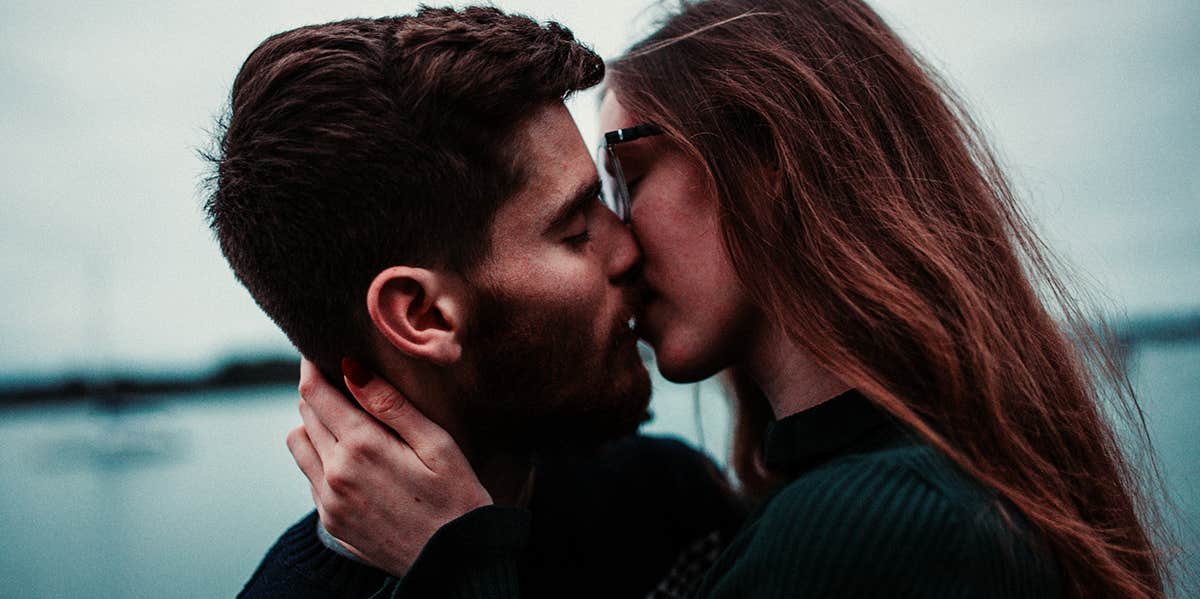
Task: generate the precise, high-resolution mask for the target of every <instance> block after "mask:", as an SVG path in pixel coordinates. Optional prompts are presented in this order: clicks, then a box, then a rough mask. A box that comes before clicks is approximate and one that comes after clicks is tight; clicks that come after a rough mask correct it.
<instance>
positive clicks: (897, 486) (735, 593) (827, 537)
mask: <svg viewBox="0 0 1200 599" xmlns="http://www.w3.org/2000/svg"><path fill="white" fill-rule="evenodd" d="M766 460H767V465H768V466H769V467H771V468H772V469H773V470H776V471H782V472H785V473H787V474H788V478H789V479H790V482H789V483H787V484H786V485H785V486H784V487H783V488H782V489H781V490H779V491H778V492H777V493H776V494H775V496H774V497H772V498H771V499H770V500H769V501H767V502H766V504H765V505H763V506H762V507H761V508H760V509H759V510H758V512H757V513H756V514H755V515H754V516H753V517H751V518H750V520H749V521H748V522H747V524H746V526H745V528H744V529H743V530H742V531H741V532H740V533H739V534H738V536H737V538H735V539H734V541H733V542H732V543H731V545H730V546H729V547H728V548H727V549H726V550H725V552H724V554H722V556H721V558H720V559H719V560H718V562H717V564H716V565H715V566H714V567H713V569H712V570H711V571H710V572H709V573H708V575H707V577H706V578H705V581H704V584H703V587H702V590H701V592H700V596H702V597H706V598H727V597H754V598H763V599H770V598H783V597H1022V598H1026V597H1028V598H1037V597H1047V598H1049V597H1061V596H1063V595H1062V591H1061V587H1060V582H1059V578H1058V568H1057V566H1056V564H1055V562H1054V560H1053V558H1052V557H1050V555H1049V553H1048V551H1046V550H1045V548H1044V544H1043V543H1042V542H1041V541H1040V540H1039V539H1038V537H1037V536H1036V535H1035V534H1033V533H1032V532H1031V529H1030V527H1029V526H1028V525H1027V524H1026V523H1025V521H1024V519H1023V518H1021V517H1020V515H1019V514H1017V513H1016V512H1015V510H1011V509H1004V508H1003V507H1002V506H1003V505H1004V504H1003V502H1001V501H999V500H998V499H997V498H996V497H995V496H993V495H992V494H991V493H989V492H988V491H986V490H985V489H984V488H983V487H982V486H981V485H980V484H979V483H977V482H976V481H974V480H973V479H971V478H970V477H968V476H967V475H965V474H964V473H962V472H961V471H960V470H959V469H958V468H957V467H955V466H954V465H953V464H952V463H951V462H950V461H949V460H948V459H946V458H945V457H944V456H942V455H941V454H940V453H939V452H937V451H935V450H934V449H933V448H931V447H929V446H928V445H926V444H924V443H923V442H921V441H919V440H918V439H917V438H916V437H915V436H914V435H912V434H910V433H909V432H907V431H906V430H905V429H904V428H902V427H901V426H900V425H899V424H898V423H896V422H895V421H893V420H892V419H891V418H890V417H888V416H887V415H886V414H885V413H884V412H882V411H881V410H879V409H877V408H875V407H874V406H873V405H872V404H871V403H870V402H869V401H867V399H866V398H864V397H863V396H862V395H860V394H858V393H856V392H850V393H847V394H845V395H842V396H839V397H837V398H835V399H833V400H830V401H829V402H826V403H824V404H821V405H819V406H817V407H815V408H813V409H810V410H807V411H805V412H801V413H799V414H795V415H793V416H789V417H787V418H784V419H782V420H780V421H778V422H775V423H774V424H772V425H771V429H770V430H769V432H768V435H767V447H766ZM1006 514H1007V517H1006ZM1010 520H1011V523H1012V524H1011V525H1010V524H1009V521H1010Z"/></svg>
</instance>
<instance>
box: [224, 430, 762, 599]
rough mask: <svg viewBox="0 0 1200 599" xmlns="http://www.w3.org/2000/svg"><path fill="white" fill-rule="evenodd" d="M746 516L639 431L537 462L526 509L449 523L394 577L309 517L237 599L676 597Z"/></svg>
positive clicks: (697, 462)
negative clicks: (497, 592)
mask: <svg viewBox="0 0 1200 599" xmlns="http://www.w3.org/2000/svg"><path fill="white" fill-rule="evenodd" d="M743 516H744V512H743V511H742V509H741V506H740V504H739V503H738V502H737V501H736V500H735V499H734V498H733V496H732V494H731V493H730V492H729V489H728V488H727V486H726V485H725V483H724V480H723V479H722V478H720V475H719V474H717V472H716V469H715V467H714V466H713V465H712V463H711V462H710V461H708V459H707V458H705V457H704V456H702V455H701V454H699V453H697V452H696V451H694V450H692V449H690V448H688V447H687V446H685V445H683V444H682V443H679V442H677V441H672V440H667V439H659V438H653V437H642V436H635V437H631V438H629V439H625V440H623V441H620V442H617V443H614V444H613V445H611V446H610V447H608V448H606V449H604V450H603V451H602V452H600V453H599V454H598V455H595V456H591V457H586V458H584V457H574V458H558V459H543V460H541V462H540V463H539V464H538V465H537V479H536V482H535V485H534V491H533V496H532V500H531V503H530V507H529V509H528V510H524V509H516V508H499V507H488V508H482V509H480V510H476V511H475V512H472V513H470V514H467V515H465V516H463V517H461V518H459V519H458V520H455V521H454V522H451V523H450V524H448V525H446V526H445V527H443V528H442V529H441V530H439V531H438V533H437V534H436V535H435V536H434V538H433V539H432V540H431V541H430V543H429V544H428V545H427V547H426V549H425V551H424V552H423V553H422V554H421V556H420V557H419V558H418V560H417V563H416V564H414V566H413V568H412V570H411V572H410V574H409V575H407V576H405V577H404V579H403V580H402V581H396V580H395V579H391V578H389V577H388V576H387V575H386V574H384V573H383V572H380V571H379V570H376V569H374V568H370V567H368V566H365V565H362V564H359V563H356V562H353V561H351V560H349V559H346V558H344V557H342V556H341V555H338V554H337V553H335V552H334V551H331V550H330V549H328V548H327V547H325V545H324V544H323V543H322V542H321V540H320V538H319V537H318V536H317V530H316V526H317V517H316V514H315V512H314V513H312V514H309V515H308V516H307V517H305V518H304V519H302V520H301V521H300V522H299V523H297V524H296V525H295V526H293V527H292V528H291V529H290V530H288V531H287V532H286V533H284V535H283V536H282V537H281V538H280V539H279V541H278V542H277V543H276V544H275V546H274V547H272V548H271V550H270V551H269V552H268V553H267V555H266V557H265V558H263V561H262V563H261V564H260V565H259V567H258V569H257V570H256V571H255V573H254V575H253V576H252V577H251V579H250V581H249V582H248V583H247V584H246V587H245V589H243V591H242V593H241V595H239V597H246V598H261V597H289V598H291V597H294V598H300V599H304V598H310V599H317V598H321V599H326V598H332V597H389V596H393V595H394V596H396V597H403V598H405V599H410V598H413V597H452V596H455V595H456V594H463V595H466V596H471V595H474V594H477V593H479V592H484V591H483V590H482V588H481V587H480V585H483V586H489V585H499V586H502V587H508V588H514V589H515V588H520V589H521V590H522V596H524V597H614V598H620V597H639V598H640V597H646V596H647V595H648V594H650V593H652V592H653V591H655V589H659V594H660V595H661V596H674V595H672V594H671V593H672V592H673V591H674V590H675V589H683V590H694V588H695V586H696V585H697V584H698V583H699V581H700V577H701V576H702V574H703V572H704V570H706V569H707V567H708V566H709V565H711V564H712V562H713V561H714V560H715V558H716V555H717V553H718V551H719V548H720V547H721V546H723V545H724V543H725V542H727V541H728V540H729V539H730V538H731V537H732V536H733V534H734V533H735V532H736V530H737V528H738V525H739V524H740V522H741V520H742V518H743ZM463 572H466V573H468V574H467V575H462V574H461V573H463ZM670 578H675V579H676V580H675V581H669V580H666V579H670Z"/></svg>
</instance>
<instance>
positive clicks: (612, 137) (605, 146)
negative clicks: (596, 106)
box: [596, 124, 663, 224]
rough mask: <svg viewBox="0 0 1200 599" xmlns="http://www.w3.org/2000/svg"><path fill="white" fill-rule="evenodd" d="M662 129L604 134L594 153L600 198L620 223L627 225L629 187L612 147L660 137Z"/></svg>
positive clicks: (640, 128) (647, 127) (642, 127)
mask: <svg viewBox="0 0 1200 599" xmlns="http://www.w3.org/2000/svg"><path fill="white" fill-rule="evenodd" d="M662 132H663V131H662V129H659V128H658V127H657V126H655V125H651V124H643V125H637V126H635V127H628V128H625V129H617V130H616V131H609V132H608V133H605V134H604V143H602V144H601V145H600V148H599V149H598V150H597V151H596V172H597V173H599V175H600V198H601V199H602V200H603V201H604V204H605V205H606V206H608V207H609V209H610V210H612V211H613V212H615V213H617V217H618V218H620V219H621V222H624V223H625V224H629V205H630V199H629V186H627V185H626V184H625V174H624V173H622V172H621V163H620V161H618V160H617V153H616V152H615V151H614V150H613V146H615V145H617V144H619V143H624V142H627V141H633V140H635V139H641V138H643V137H650V136H652V135H661V134H662Z"/></svg>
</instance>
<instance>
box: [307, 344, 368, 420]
mask: <svg viewBox="0 0 1200 599" xmlns="http://www.w3.org/2000/svg"><path fill="white" fill-rule="evenodd" d="M300 397H302V398H303V399H304V401H306V402H308V405H309V406H310V407H311V408H312V410H313V412H314V413H315V414H316V415H317V418H318V419H319V420H320V421H321V424H323V425H325V428H326V429H327V430H328V431H329V432H330V433H332V434H333V436H334V438H336V439H341V438H342V437H344V436H346V435H347V434H349V433H350V432H351V431H353V430H355V429H356V428H359V427H362V426H365V425H368V424H374V423H373V422H371V418H369V417H367V415H366V414H364V413H363V412H362V410H359V409H358V408H357V407H355V405H354V403H353V402H352V401H350V398H348V397H346V396H345V395H344V394H342V392H341V391H340V390H338V389H336V388H334V386H333V385H330V384H329V382H328V381H326V380H325V377H324V376H322V375H321V372H320V371H319V370H318V369H317V366H316V365H315V364H313V363H312V362H310V361H308V359H303V360H301V361H300ZM310 434H311V431H310Z"/></svg>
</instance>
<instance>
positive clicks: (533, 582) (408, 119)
mask: <svg viewBox="0 0 1200 599" xmlns="http://www.w3.org/2000/svg"><path fill="white" fill-rule="evenodd" d="M602 76H603V64H602V62H601V61H600V59H599V57H597V56H596V55H595V54H594V53H592V52H591V51H590V50H588V49H586V48H584V47H583V46H581V45H579V44H578V43H577V42H576V41H575V40H574V38H573V36H572V35H571V33H570V32H569V31H567V30H566V29H564V28H562V27H560V26H558V25H557V24H549V25H546V26H542V25H539V24H538V23H536V22H534V21H532V20H530V19H527V18H524V17H518V16H509V15H505V14H504V13H502V12H500V11H498V10H496V9H490V8H471V9H465V10H462V11H456V10H452V9H422V10H421V11H419V12H418V13H417V14H415V15H413V16H405V17H397V18H387V19H371V20H367V19H357V20H350V21H343V22H337V23H329V24H325V25H317V26H310V27H302V28H300V29H296V30H293V31H288V32H285V33H281V34H278V35H276V36H273V37H271V38H269V39H267V40H266V41H265V42H263V43H262V44H261V45H260V46H259V47H258V48H257V49H256V50H255V51H254V52H253V53H252V54H251V55H250V57H249V58H248V59H247V60H246V62H245V64H244V65H243V66H242V69H241V71H240V72H239V74H238V76H237V78H236V79H235V81H234V85H233V90H232V94H231V110H230V114H229V117H228V122H227V124H226V127H225V128H224V131H223V135H222V138H221V141H220V147H219V151H218V153H217V154H218V155H217V156H214V157H213V160H214V162H215V164H216V173H215V176H214V179H213V193H212V195H211V197H210V199H209V202H208V204H207V209H208V213H209V217H210V220H211V224H212V227H213V229H214V231H215V232H216V236H217V238H218V240H219V242H220V245H221V249H222V251H223V252H224V254H225V256H226V257H227V258H228V259H229V262H230V264H231V266H232V268H233V270H234V272H235V274H236V275H237V277H238V279H239V280H240V281H241V282H242V283H243V284H244V285H245V286H246V287H247V289H248V290H249V291H250V293H251V295H253V297H254V298H255V300H256V301H257V302H258V303H259V305H260V306H261V307H262V308H263V309H264V310H265V311H266V312H267V314H268V315H270V316H271V317H272V318H273V319H274V320H275V322H276V323H277V324H278V325H279V326H280V327H281V328H282V329H283V330H284V332H285V333H287V335H288V336H289V338H290V339H291V340H292V342H293V343H294V344H295V345H296V346H297V348H299V349H300V351H301V352H302V353H303V354H304V355H305V356H306V357H308V358H309V359H311V360H312V362H313V363H315V364H316V366H317V368H319V369H320V371H321V372H322V373H323V374H324V375H325V377H326V378H328V379H329V380H330V381H339V380H342V378H341V373H340V372H339V370H342V371H344V372H345V374H346V375H347V379H346V380H347V382H349V383H350V384H363V383H364V382H365V381H366V380H368V379H369V378H370V375H368V374H365V373H367V372H375V373H378V374H379V375H380V376H381V377H382V378H383V379H386V380H387V381H389V382H391V383H392V384H394V385H395V386H396V387H398V388H399V389H400V390H401V391H402V392H403V393H404V395H405V396H406V397H407V398H408V399H409V401H411V405H412V406H413V407H416V408H417V409H418V410H419V411H420V413H423V414H425V415H427V416H428V417H429V418H430V420H432V421H433V422H434V423H436V424H437V425H438V426H439V427H440V428H441V429H444V430H445V431H446V432H448V433H449V435H450V436H451V437H452V438H453V441H454V443H455V444H456V445H457V446H458V447H461V448H462V450H463V453H464V454H465V456H466V459H467V460H469V463H470V467H471V468H473V469H474V471H475V472H476V473H477V474H478V477H479V480H480V481H482V485H483V486H484V487H485V489H483V490H481V491H480V495H479V498H480V501H479V502H478V504H471V505H456V506H443V505H440V504H438V503H437V502H434V504H435V506H434V507H435V508H437V509H435V510H434V511H431V512H430V513H431V514H433V513H435V512H436V513H437V514H439V515H438V516H436V517H435V516H431V518H430V522H429V526H427V529H425V530H419V531H413V530H403V531H396V535H397V538H398V539H399V542H407V543H409V544H411V545H412V546H415V547H418V548H419V547H422V546H424V545H425V544H426V541H428V538H429V536H430V535H432V534H434V531H436V530H438V529H439V528H442V527H441V525H442V524H444V521H445V520H449V519H450V518H452V517H454V516H457V515H460V514H462V513H466V516H463V518H461V519H458V520H455V521H454V522H453V525H454V526H455V527H458V528H457V529H455V530H458V529H464V528H465V529H468V531H469V532H470V535H471V538H479V537H480V535H482V536H483V537H486V536H487V531H479V530H470V527H471V526H472V522H473V521H475V520H472V519H471V518H472V514H474V513H475V512H472V511H471V508H473V507H475V506H476V505H484V504H487V503H492V502H494V503H495V504H497V505H498V506H504V505H507V506H516V508H515V509H514V508H511V507H510V508H503V507H495V506H492V507H486V508H482V510H483V511H486V510H493V511H494V510H504V509H509V510H512V512H511V517H510V518H509V519H508V520H505V519H504V518H500V519H499V520H498V519H497V518H495V517H488V518H482V519H479V518H477V519H476V520H477V521H480V522H485V523H486V524H482V525H480V526H495V525H496V524H495V523H496V522H497V521H499V522H501V523H502V525H504V524H503V523H504V522H508V523H509V524H510V525H511V526H513V527H524V528H525V529H526V530H528V531H529V534H528V536H529V538H528V540H527V547H525V552H524V553H523V554H522V555H523V556H524V557H523V558H522V560H521V562H520V563H519V564H516V565H515V566H514V567H515V568H516V567H517V566H519V569H516V570H514V571H512V572H501V573H498V574H497V575H501V576H509V575H512V576H519V577H520V579H521V582H522V587H523V591H525V592H524V595H525V596H576V597H580V596H604V597H620V596H645V595H646V594H647V593H649V592H651V591H652V590H653V589H655V588H656V587H658V586H659V585H660V584H661V583H662V580H663V578H664V577H666V576H667V575H668V574H669V571H670V570H671V567H672V565H673V564H674V563H675V562H676V560H677V559H678V558H679V556H680V555H681V554H686V553H687V550H689V549H691V548H694V547H695V546H696V543H697V541H701V540H704V539H710V538H712V537H711V533H712V531H714V530H718V529H720V530H726V531H728V530H730V529H731V528H732V527H733V526H734V525H735V524H736V521H737V513H738V510H737V508H736V507H735V505H734V504H733V502H732V501H730V500H729V497H728V494H727V493H726V489H725V487H724V486H723V485H722V484H721V482H720V481H719V480H718V479H717V478H716V477H714V476H711V475H710V471H711V468H710V465H709V463H708V462H707V461H706V460H704V459H703V458H702V457H700V456H698V455H697V454H695V453H694V452H692V451H690V450H687V449H685V448H683V447H681V446H680V445H679V444H678V443H674V442H667V441H662V440H650V439H644V438H640V437H632V438H627V439H625V440H624V441H621V442H619V443H616V444H613V445H609V446H606V447H605V448H603V450H601V451H598V452H594V453H588V452H586V451H583V450H585V449H588V448H593V447H595V446H597V445H599V444H601V443H603V442H605V441H611V440H613V439H617V438H620V437H623V436H626V435H628V434H629V433H632V432H633V431H635V430H636V428H637V426H638V424H639V423H640V422H642V421H643V420H644V419H645V408H646V404H647V401H648V396H649V382H648V375H647V373H646V371H645V368H644V367H643V366H642V364H641V362H640V360H639V358H638V355H637V352H636V346H635V340H634V337H633V335H632V333H631V331H630V328H629V320H630V318H631V317H632V315H633V314H634V313H635V309H636V305H634V298H635V293H634V287H633V281H634V280H635V279H636V276H635V275H636V269H637V266H638V261H639V251H638V249H637V246H636V244H635V243H634V241H633V239H632V236H631V234H630V232H629V230H628V229H627V228H626V227H625V226H624V225H623V224H622V223H621V222H620V221H619V219H617V218H616V216H615V215H614V214H612V213H611V212H609V211H608V210H607V209H606V208H605V207H604V206H603V205H602V204H601V203H600V202H599V201H597V196H598V192H599V182H598V180H597V174H596V170H595V168H594V166H593V165H592V163H591V160H590V154H589V152H588V151H587V149H586V147H585V145H584V144H583V142H582V140H581V139H580V137H579V134H578V131H577V130H576V128H575V126H574V123H573V122H572V121H571V118H570V115H569V114H568V113H567V111H566V109H565V107H564V106H563V103H562V101H563V99H564V98H565V97H566V96H567V95H569V94H570V93H572V92H574V91H577V90H580V89H584V88H587V87H589V86H591V85H594V84H596V83H598V82H599V81H600V79H601V78H602ZM344 358H348V359H344ZM339 365H340V369H339ZM356 381H357V382H356ZM375 407H378V406H375ZM327 409H329V407H328V406H321V405H313V406H310V405H308V404H302V409H301V411H302V414H303V415H304V416H305V422H306V424H307V423H309V422H316V421H317V420H319V419H320V416H321V414H319V413H317V412H320V411H323V410H327ZM377 429H379V423H378V422H376V421H374V420H372V419H370V418H367V417H365V413H363V417H361V418H360V419H358V420H357V421H354V422H349V423H347V422H346V421H345V419H343V423H342V424H340V425H336V426H334V425H331V426H330V427H329V428H328V429H325V428H324V427H318V428H314V427H311V426H310V427H307V432H304V429H301V434H303V435H305V436H304V438H303V441H305V443H306V445H305V446H306V447H308V446H311V447H313V448H315V450H316V451H320V450H321V449H322V448H325V449H326V450H327V451H329V452H332V451H335V450H339V449H338V448H339V446H340V447H341V449H345V448H346V446H350V445H353V440H354V438H355V436H356V435H362V434H367V433H364V432H363V431H369V430H377ZM398 432H400V433H401V435H403V431H398ZM413 449H414V450H415V451H421V448H416V447H414V448H413ZM329 455H332V454H329ZM309 457H313V456H309ZM298 459H299V458H298ZM318 462H319V460H318V461H317V462H314V463H318ZM308 473H309V472H308V471H307V470H306V474H308ZM310 480H313V477H312V476H311V475H310ZM353 482H354V481H353V480H346V481H342V482H341V485H343V486H352V485H353ZM434 484H435V486H436V482H435V483H434ZM318 487H319V485H318V484H317V482H314V489H317V488H318ZM413 499H414V503H413V504H412V505H413V506H414V508H416V506H417V503H420V498H419V497H417V498H413ZM427 508H429V505H428V502H426V504H424V506H423V507H421V508H419V509H427ZM525 508H528V509H525ZM437 510H441V511H437ZM467 512H470V513H467ZM446 513H449V514H450V517H449V518H447V517H444V516H445V514H446ZM530 513H532V525H531V528H530V524H529V522H528V519H529V517H530V516H529V515H530ZM493 515H494V514H493ZM317 520H318V518H317V515H315V514H310V515H309V516H308V517H306V518H304V519H303V520H301V521H300V522H299V523H298V524H297V525H296V526H295V527H293V528H292V529H291V530H289V531H288V532H287V533H285V534H284V536H283V537H282V538H281V539H280V541H279V542H278V543H277V544H276V545H275V547H273V548H272V549H271V551H270V552H269V553H268V555H267V556H266V557H265V558H264V560H263V562H262V564H261V565H260V566H259V568H258V570H257V571H256V572H255V574H254V576H253V577H252V578H251V580H250V581H249V583H248V584H247V586H246V588H245V590H244V591H243V595H244V596H247V597H265V596H287V597H335V596H337V597H342V596H346V597H353V596H364V597H365V596H373V595H376V594H378V593H379V592H380V591H386V593H384V594H385V595H386V594H387V593H394V594H396V596H409V597H411V596H449V595H452V594H453V593H455V592H457V591H456V585H459V584H465V583H464V581H469V583H470V584H478V581H479V580H482V579H485V578H486V576H485V575H482V574H480V573H479V572H470V568H471V566H470V563H469V562H470V556H464V555H437V554H436V551H435V548H436V546H437V544H436V543H430V546H429V547H428V548H427V550H426V553H425V554H422V556H421V558H420V560H421V564H420V566H421V567H420V568H414V573H410V575H405V576H403V577H402V578H391V577H389V576H387V574H386V573H384V572H381V571H379V570H376V569H374V568H372V567H371V566H369V565H367V564H365V563H363V562H361V561H360V560H357V559H356V558H355V555H354V554H353V553H352V551H351V550H349V548H348V547H344V546H342V545H340V544H339V542H338V541H336V539H335V538H333V536H331V535H329V534H326V533H324V531H323V529H322V527H321V526H319V524H318V521H317ZM325 524H326V528H328V529H329V532H332V533H333V535H334V536H336V534H337V532H338V527H339V526H345V525H347V524H346V523H344V522H336V523H334V522H326V523H325ZM450 528H451V527H445V528H442V532H443V533H444V532H445V531H446V530H447V529H450ZM446 534H450V533H446ZM464 534H466V533H464ZM518 536H519V535H518ZM409 537H412V538H409ZM504 538H506V539H507V538H512V536H511V535H508V536H505V537H504ZM631 539H637V541H636V542H635V541H631ZM483 550H486V548H484V549H483ZM456 551H457V550H456ZM464 570H465V571H467V572H468V574H470V575H468V576H465V577H464V576H463V575H462V572H463V571H464ZM415 572H419V573H420V575H417V574H415ZM393 574H397V575H400V574H403V573H401V572H393ZM485 574H486V573H485Z"/></svg>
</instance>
